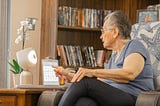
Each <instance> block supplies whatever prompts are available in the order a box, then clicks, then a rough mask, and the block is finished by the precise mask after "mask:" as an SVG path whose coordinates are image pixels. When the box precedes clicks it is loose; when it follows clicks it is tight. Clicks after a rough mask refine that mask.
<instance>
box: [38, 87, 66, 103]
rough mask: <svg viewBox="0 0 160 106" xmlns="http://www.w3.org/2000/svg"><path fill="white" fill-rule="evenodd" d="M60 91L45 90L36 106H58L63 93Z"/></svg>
mask: <svg viewBox="0 0 160 106" xmlns="http://www.w3.org/2000/svg"><path fill="white" fill-rule="evenodd" d="M64 92H65V91H62V90H56V91H54V90H53V91H52V90H47V91H43V92H42V94H41V95H40V97H39V100H38V106H58V103H59V100H60V99H61V97H62V95H63V93H64Z"/></svg>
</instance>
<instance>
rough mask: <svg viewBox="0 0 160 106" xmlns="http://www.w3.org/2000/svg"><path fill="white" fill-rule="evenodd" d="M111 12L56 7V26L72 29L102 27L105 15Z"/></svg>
mask: <svg viewBox="0 0 160 106" xmlns="http://www.w3.org/2000/svg"><path fill="white" fill-rule="evenodd" d="M112 11H113V10H102V9H101V10H99V9H89V8H82V9H81V8H74V7H68V6H59V7H58V24H59V25H64V26H73V27H88V28H98V27H102V25H103V20H104V17H105V16H106V15H108V14H109V13H111V12H112Z"/></svg>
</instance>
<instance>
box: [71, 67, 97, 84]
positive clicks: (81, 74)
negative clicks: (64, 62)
mask: <svg viewBox="0 0 160 106" xmlns="http://www.w3.org/2000/svg"><path fill="white" fill-rule="evenodd" d="M94 71H95V70H94V69H93V70H92V69H87V68H79V69H78V72H77V73H76V74H75V75H74V77H73V78H72V80H71V82H79V81H80V80H81V79H83V78H84V77H85V76H87V77H94V75H93V73H94Z"/></svg>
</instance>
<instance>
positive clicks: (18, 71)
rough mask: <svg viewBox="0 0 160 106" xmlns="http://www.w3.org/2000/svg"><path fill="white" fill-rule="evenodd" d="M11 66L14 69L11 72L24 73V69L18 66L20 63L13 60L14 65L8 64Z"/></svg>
mask: <svg viewBox="0 0 160 106" xmlns="http://www.w3.org/2000/svg"><path fill="white" fill-rule="evenodd" d="M8 63H9V65H10V66H11V68H12V69H10V71H11V72H13V73H14V74H19V73H21V72H22V68H21V67H20V65H19V64H18V62H17V61H16V60H15V59H13V61H12V63H10V62H8Z"/></svg>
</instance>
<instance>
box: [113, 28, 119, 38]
mask: <svg viewBox="0 0 160 106" xmlns="http://www.w3.org/2000/svg"><path fill="white" fill-rule="evenodd" d="M113 33H114V34H113V37H114V38H116V37H118V35H119V29H118V28H117V27H115V28H114V29H113Z"/></svg>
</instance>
